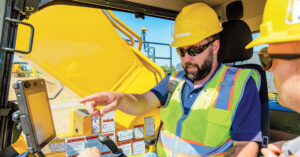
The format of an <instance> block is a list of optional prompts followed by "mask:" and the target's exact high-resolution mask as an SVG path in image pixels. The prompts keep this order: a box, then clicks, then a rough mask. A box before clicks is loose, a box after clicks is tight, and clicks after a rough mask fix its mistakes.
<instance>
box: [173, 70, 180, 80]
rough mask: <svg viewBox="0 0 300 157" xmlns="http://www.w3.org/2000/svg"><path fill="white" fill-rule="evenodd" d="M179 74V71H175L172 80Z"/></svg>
mask: <svg viewBox="0 0 300 157" xmlns="http://www.w3.org/2000/svg"><path fill="white" fill-rule="evenodd" d="M178 74H179V71H177V72H176V73H175V74H174V75H173V76H172V78H173V79H174V78H176V76H177V75H178Z"/></svg>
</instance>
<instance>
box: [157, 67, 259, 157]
mask: <svg viewBox="0 0 300 157" xmlns="http://www.w3.org/2000/svg"><path fill="white" fill-rule="evenodd" d="M251 76H252V77H253V78H254V80H255V82H256V84H257V86H258V87H259V82H260V81H259V74H258V73H257V72H256V71H253V70H250V69H246V70H242V69H238V68H234V67H227V66H225V65H222V66H221V67H220V68H219V69H218V71H217V72H216V73H215V74H214V76H213V77H212V78H211V79H210V80H209V82H207V83H206V84H205V86H204V88H203V89H202V91H201V92H200V94H199V96H198V97H197V98H196V100H195V102H194V103H193V105H192V107H191V109H190V112H189V113H188V114H187V115H185V114H184V107H183V104H182V103H181V96H182V94H181V92H182V89H183V87H184V84H185V81H184V80H183V79H181V80H180V82H179V83H178V85H177V87H176V89H175V91H174V93H173V95H172V97H171V99H170V101H169V103H168V104H166V105H165V106H164V108H162V109H161V120H162V122H163V127H162V129H161V131H160V138H159V142H158V144H157V153H158V156H223V155H224V154H225V153H226V152H227V151H228V150H229V149H230V148H231V147H232V145H233V141H232V139H231V135H230V128H231V124H232V121H233V117H234V113H235V110H236V109H237V106H238V103H239V101H240V99H241V97H242V96H243V92H244V88H245V86H246V83H247V81H248V79H249V77H251Z"/></svg>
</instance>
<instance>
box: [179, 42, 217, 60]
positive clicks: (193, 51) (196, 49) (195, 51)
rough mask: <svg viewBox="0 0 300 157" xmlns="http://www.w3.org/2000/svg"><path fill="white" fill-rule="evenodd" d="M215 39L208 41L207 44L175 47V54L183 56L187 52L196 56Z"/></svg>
mask: <svg viewBox="0 0 300 157" xmlns="http://www.w3.org/2000/svg"><path fill="white" fill-rule="evenodd" d="M214 41H215V40H213V41H210V42H208V43H207V44H205V45H200V46H191V47H189V48H187V49H183V48H179V47H178V48H177V49H176V51H177V54H178V55H179V56H180V57H184V56H185V53H188V54H189V55H190V56H197V55H199V54H200V53H202V52H203V51H204V50H205V49H207V47H208V46H209V45H210V44H211V43H213V42H214Z"/></svg>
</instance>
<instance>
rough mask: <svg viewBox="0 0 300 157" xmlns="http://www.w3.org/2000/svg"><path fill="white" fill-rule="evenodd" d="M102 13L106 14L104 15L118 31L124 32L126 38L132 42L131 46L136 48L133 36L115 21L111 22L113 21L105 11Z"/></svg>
mask: <svg viewBox="0 0 300 157" xmlns="http://www.w3.org/2000/svg"><path fill="white" fill-rule="evenodd" d="M101 11H102V12H103V13H104V15H106V17H107V19H108V20H109V21H110V22H111V24H112V25H113V26H114V27H115V28H116V29H118V30H119V31H120V32H122V33H123V34H124V35H126V36H127V37H128V38H129V40H130V45H131V46H134V39H133V37H132V35H131V34H130V33H129V32H127V31H126V30H125V29H124V28H122V27H121V26H120V25H118V24H117V23H115V22H114V21H113V20H111V19H110V18H109V16H108V15H107V14H106V13H105V11H104V10H101Z"/></svg>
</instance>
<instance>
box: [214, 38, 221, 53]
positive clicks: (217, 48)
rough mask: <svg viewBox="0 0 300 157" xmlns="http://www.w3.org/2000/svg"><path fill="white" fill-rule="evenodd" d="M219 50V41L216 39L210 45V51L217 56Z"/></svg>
mask: <svg viewBox="0 0 300 157" xmlns="http://www.w3.org/2000/svg"><path fill="white" fill-rule="evenodd" d="M219 48H220V40H219V39H217V40H215V41H214V42H213V43H212V49H213V54H214V55H218V52H219Z"/></svg>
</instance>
